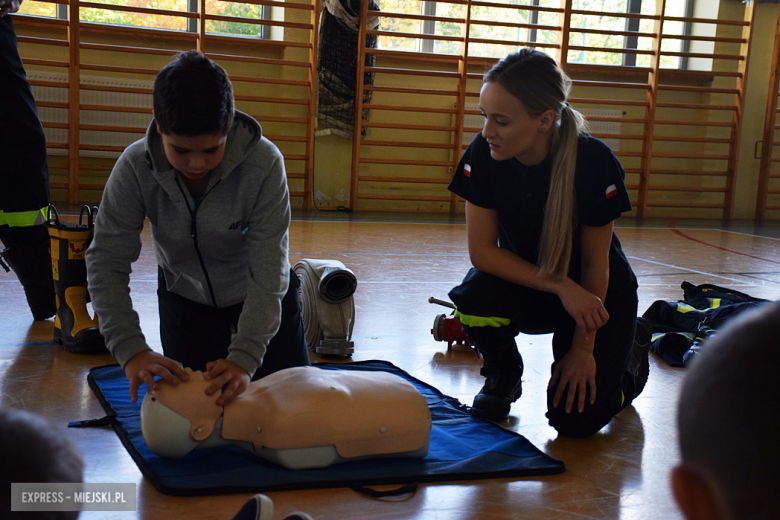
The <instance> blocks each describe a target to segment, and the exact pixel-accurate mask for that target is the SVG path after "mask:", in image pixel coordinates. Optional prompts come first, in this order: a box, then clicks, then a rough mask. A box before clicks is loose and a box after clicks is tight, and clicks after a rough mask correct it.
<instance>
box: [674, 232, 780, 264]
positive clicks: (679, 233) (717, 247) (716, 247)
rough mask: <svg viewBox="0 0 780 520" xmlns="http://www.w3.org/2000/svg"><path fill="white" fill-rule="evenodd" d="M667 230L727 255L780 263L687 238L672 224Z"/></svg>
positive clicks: (775, 262) (690, 237)
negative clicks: (731, 254)
mask: <svg viewBox="0 0 780 520" xmlns="http://www.w3.org/2000/svg"><path fill="white" fill-rule="evenodd" d="M669 229H671V230H672V233H674V234H676V235H679V236H681V237H683V238H687V239H688V240H690V241H692V242H697V243H699V244H703V245H705V246H709V247H714V248H715V249H720V250H721V251H726V252H728V253H734V254H735V255H742V256H747V257H749V258H755V259H756V260H763V261H764V262H770V263H772V264H780V262H777V261H775V260H769V259H768V258H761V257H760V256H755V255H749V254H747V253H741V252H739V251H734V250H733V249H728V248H725V247H721V246H716V245H715V244H710V243H709V242H705V241H704V240H699V239H698V238H693V237H692V236H688V235H686V234H685V233H683V232H682V231H680V230H679V229H677V228H675V227H674V223H673V222H670V223H669Z"/></svg>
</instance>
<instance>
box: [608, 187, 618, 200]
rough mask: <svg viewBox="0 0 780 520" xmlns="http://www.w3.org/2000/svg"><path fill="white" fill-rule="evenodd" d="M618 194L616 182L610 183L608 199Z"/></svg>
mask: <svg viewBox="0 0 780 520" xmlns="http://www.w3.org/2000/svg"><path fill="white" fill-rule="evenodd" d="M615 195H617V188H616V187H615V185H614V184H610V186H609V187H608V188H607V200H609V199H611V198H612V197H614V196H615Z"/></svg>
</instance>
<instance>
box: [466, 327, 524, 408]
mask: <svg viewBox="0 0 780 520" xmlns="http://www.w3.org/2000/svg"><path fill="white" fill-rule="evenodd" d="M463 330H464V331H465V332H466V335H467V336H468V337H469V340H470V341H471V342H472V343H474V346H475V347H476V349H477V351H478V352H479V353H480V355H481V356H482V359H483V363H482V369H481V370H480V371H479V373H480V374H482V375H483V376H485V378H486V379H485V385H484V386H483V387H482V390H480V391H479V393H478V394H477V396H476V397H474V404H473V406H472V407H471V413H472V414H473V415H474V416H475V417H479V418H481V419H488V420H490V421H494V422H501V421H505V420H506V418H507V417H508V416H509V410H510V408H511V407H512V403H513V402H515V401H517V399H518V398H519V397H520V395H521V394H522V393H523V387H522V376H523V358H522V357H521V356H520V353H519V352H518V351H517V344H516V343H515V335H514V334H512V333H511V332H510V331H509V330H508V329H507V327H498V328H496V327H463Z"/></svg>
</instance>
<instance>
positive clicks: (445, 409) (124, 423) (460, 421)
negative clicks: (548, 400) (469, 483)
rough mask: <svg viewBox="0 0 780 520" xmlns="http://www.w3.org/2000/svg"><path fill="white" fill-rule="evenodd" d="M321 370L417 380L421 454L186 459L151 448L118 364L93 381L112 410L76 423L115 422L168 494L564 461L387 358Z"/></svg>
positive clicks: (525, 469) (517, 470) (448, 477)
mask: <svg viewBox="0 0 780 520" xmlns="http://www.w3.org/2000/svg"><path fill="white" fill-rule="evenodd" d="M314 366H315V367H317V368H319V369H322V370H361V371H382V372H390V373H391V374H396V375H398V376H400V377H403V378H404V379H406V380H407V381H409V382H410V383H412V384H413V385H414V386H415V387H416V388H417V389H418V390H419V391H420V392H421V393H422V395H423V396H424V397H425V400H426V401H427V403H428V407H429V408H430V411H431V419H432V420H433V429H432V431H431V442H430V448H429V452H428V455H427V456H426V457H425V458H423V459H375V460H361V461H356V462H347V463H344V464H337V465H334V466H330V467H327V468H320V469H305V470H290V469H286V468H283V467H281V466H277V465H276V464H273V463H271V462H267V461H265V460H263V459H260V458H258V457H255V456H254V455H252V454H251V453H249V452H248V451H246V450H243V449H241V448H238V447H236V446H225V447H219V448H206V449H202V450H195V451H192V452H190V453H189V454H188V455H186V456H185V457H184V458H182V459H166V458H164V457H159V456H157V455H155V454H154V453H152V452H151V451H150V450H149V448H148V447H147V446H146V443H145V442H144V439H143V436H142V435H141V421H140V412H141V402H142V399H143V396H144V395H145V390H146V386H145V385H144V386H142V388H140V389H139V391H138V402H137V403H136V404H133V403H131V402H130V394H129V391H128V381H127V379H126V378H125V374H124V371H123V370H122V369H121V368H120V367H119V365H109V366H102V367H96V368H93V369H91V370H90V373H89V376H88V377H87V380H88V382H89V385H90V387H91V388H92V390H93V391H94V392H95V394H96V395H97V397H98V399H99V400H100V402H101V404H102V405H103V408H104V409H105V411H106V413H107V414H108V416H107V417H105V418H103V419H97V420H93V421H79V422H74V423H71V424H70V426H72V427H85V426H101V425H108V424H110V425H111V426H113V428H114V430H116V433H117V435H119V438H120V439H121V440H122V444H124V446H125V448H126V449H127V451H128V452H129V453H130V456H131V457H132V458H133V460H134V461H135V462H136V464H137V465H138V468H139V469H140V470H141V473H143V475H144V476H145V477H146V478H147V479H149V481H150V482H151V483H152V484H153V485H154V487H155V488H157V490H158V491H160V492H161V493H164V494H166V495H175V496H203V495H217V494H225V493H257V492H268V491H281V490H290V489H313V488H334V487H360V486H373V485H380V484H409V483H417V482H442V481H454V480H475V479H487V478H506V477H528V476H537V475H551V474H555V473H562V472H563V471H564V470H565V465H564V463H563V462H560V461H557V460H555V459H553V458H551V457H549V456H548V455H546V454H544V453H542V452H541V451H540V450H539V449H537V448H536V447H535V446H534V445H533V444H531V443H530V442H529V441H528V440H527V439H526V438H525V437H523V436H522V435H519V434H517V433H514V432H511V431H508V430H505V429H503V428H501V427H500V426H498V425H496V424H494V423H491V422H489V421H484V420H481V419H476V418H474V417H472V416H471V415H469V414H468V412H467V411H466V409H465V407H464V406H463V405H462V404H460V402H458V401H457V400H456V399H453V398H452V397H448V396H446V395H443V394H442V393H441V392H439V391H438V390H437V389H436V388H434V387H432V386H430V385H428V384H426V383H424V382H422V381H420V380H418V379H416V378H414V377H412V376H410V375H409V374H407V373H406V372H404V371H403V370H401V369H400V368H398V367H396V366H395V365H393V364H392V363H388V362H386V361H360V362H355V363H319V364H316V365H314Z"/></svg>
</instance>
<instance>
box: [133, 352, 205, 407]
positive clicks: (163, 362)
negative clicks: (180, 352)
mask: <svg viewBox="0 0 780 520" xmlns="http://www.w3.org/2000/svg"><path fill="white" fill-rule="evenodd" d="M125 376H127V380H128V381H130V401H131V402H133V403H134V402H136V401H137V400H138V387H140V386H141V383H146V384H147V386H149V388H151V389H152V390H157V389H158V388H159V387H160V385H159V383H158V382H157V381H155V379H154V376H160V377H161V378H162V379H165V380H166V381H168V382H169V383H170V384H172V385H173V386H176V385H178V384H179V382H181V381H189V379H190V376H189V375H188V374H187V372H186V371H185V370H184V368H183V367H182V364H181V363H179V362H178V361H174V360H172V359H171V358H167V357H165V356H163V355H162V354H158V353H157V352H155V351H153V350H144V351H142V352H139V353H138V354H136V355H135V356H133V357H132V358H130V361H128V362H127V363H125Z"/></svg>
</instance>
